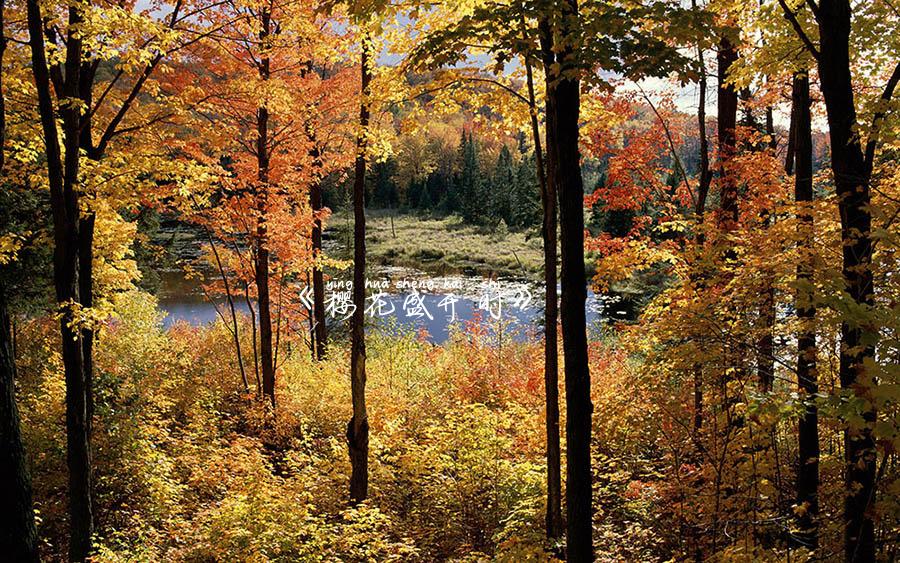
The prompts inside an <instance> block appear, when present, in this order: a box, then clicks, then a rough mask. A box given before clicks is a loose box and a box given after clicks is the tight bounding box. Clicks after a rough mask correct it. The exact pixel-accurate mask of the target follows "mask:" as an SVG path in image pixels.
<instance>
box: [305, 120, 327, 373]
mask: <svg viewBox="0 0 900 563" xmlns="http://www.w3.org/2000/svg"><path fill="white" fill-rule="evenodd" d="M311 137H312V138H311V139H310V140H311V141H312V142H313V149H312V151H311V156H312V157H313V166H314V167H315V168H316V169H317V170H319V169H321V167H322V161H321V158H322V152H321V150H320V149H319V147H318V145H316V144H315V138H314V136H312V135H311ZM309 203H310V207H312V212H313V213H314V214H316V220H315V221H314V222H313V227H312V252H313V258H314V259H315V260H319V259H320V258H321V257H322V230H323V229H322V220H321V219H319V217H318V215H319V214H320V213H321V212H322V208H323V207H324V205H323V203H322V183H321V178H319V177H318V176H317V177H316V178H315V180H313V182H312V184H311V185H310V187H309ZM312 290H313V321H314V322H313V334H314V335H315V358H316V359H317V360H323V359H324V358H325V349H326V346H327V345H328V334H327V332H326V330H327V326H326V325H325V281H324V279H323V275H322V268H321V267H318V266H317V267H315V268H313V271H312Z"/></svg>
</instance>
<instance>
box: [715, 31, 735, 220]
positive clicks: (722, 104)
mask: <svg viewBox="0 0 900 563" xmlns="http://www.w3.org/2000/svg"><path fill="white" fill-rule="evenodd" d="M737 60H738V53H737V49H735V47H734V45H733V44H732V42H731V40H730V39H729V38H728V37H722V38H721V40H720V41H719V53H718V78H719V90H718V98H717V102H716V103H717V109H718V122H719V123H718V136H719V164H720V168H719V171H720V178H719V181H720V182H721V185H720V192H719V193H720V207H721V209H720V216H719V225H720V227H721V228H722V229H723V230H725V231H731V230H734V229H735V228H736V227H737V222H738V192H737V182H736V181H735V178H734V173H733V172H732V171H731V170H729V169H728V168H729V162H730V161H731V160H732V159H733V158H734V156H735V154H736V153H737V136H736V129H737V109H738V93H737V90H735V89H734V87H733V86H732V85H730V84H728V83H727V80H728V73H729V70H730V69H731V65H732V64H734V63H735V62H737Z"/></svg>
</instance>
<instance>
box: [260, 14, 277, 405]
mask: <svg viewBox="0 0 900 563" xmlns="http://www.w3.org/2000/svg"><path fill="white" fill-rule="evenodd" d="M260 20H261V24H262V28H261V30H260V32H259V38H260V41H261V42H262V44H263V45H262V49H263V55H262V56H261V57H260V62H259V76H260V78H261V79H262V80H268V79H269V57H268V55H266V54H265V49H266V48H267V47H266V45H265V42H266V40H267V38H268V37H269V33H270V30H269V28H270V25H271V15H270V14H269V12H268V11H267V9H263V10H262V12H261V14H260ZM256 134H257V137H256V159H257V168H258V170H257V172H258V176H257V179H258V185H257V188H256V190H257V192H256V205H257V223H256V298H257V302H258V305H259V358H260V364H261V366H260V367H261V369H262V388H263V395H265V396H266V398H268V399H269V402H270V403H271V405H272V408H273V409H274V408H275V364H274V360H273V352H272V312H271V299H270V297H269V246H268V243H269V241H268V237H269V235H268V226H267V223H266V222H267V219H268V212H269V210H268V206H269V110H268V108H267V107H266V106H264V105H263V106H260V107H259V108H258V109H257V112H256Z"/></svg>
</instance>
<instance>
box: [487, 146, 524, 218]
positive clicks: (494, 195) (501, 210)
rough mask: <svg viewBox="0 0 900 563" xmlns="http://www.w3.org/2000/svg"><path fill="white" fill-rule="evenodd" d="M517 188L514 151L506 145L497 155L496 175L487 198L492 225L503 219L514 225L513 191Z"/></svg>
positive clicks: (492, 179)
mask: <svg viewBox="0 0 900 563" xmlns="http://www.w3.org/2000/svg"><path fill="white" fill-rule="evenodd" d="M515 190H516V177H515V173H514V171H513V161H512V153H510V152H509V147H507V146H506V145H504V146H503V148H501V149H500V154H499V155H497V164H496V165H495V166H494V176H493V178H491V182H490V193H489V194H487V195H488V196H489V197H488V198H487V199H486V200H485V201H488V202H489V203H490V215H488V217H487V219H488V221H489V222H490V224H492V225H496V224H497V223H499V222H500V220H501V219H502V220H503V221H505V222H506V224H507V225H508V226H512V224H513V219H512V212H513V192H514V191H515Z"/></svg>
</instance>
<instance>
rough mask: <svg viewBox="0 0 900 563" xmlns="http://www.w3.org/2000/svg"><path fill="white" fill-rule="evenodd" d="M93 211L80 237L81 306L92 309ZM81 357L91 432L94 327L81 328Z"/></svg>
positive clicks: (82, 225) (88, 426) (89, 432)
mask: <svg viewBox="0 0 900 563" xmlns="http://www.w3.org/2000/svg"><path fill="white" fill-rule="evenodd" d="M95 221H96V217H95V215H94V214H93V213H89V214H86V215H85V216H84V217H82V218H81V231H80V233H79V237H80V238H79V239H78V296H79V298H80V299H81V306H82V308H84V309H90V308H91V307H93V306H94V223H95ZM81 357H82V363H83V369H84V389H85V396H86V400H87V428H88V435H90V434H91V431H92V428H93V425H94V329H93V328H92V327H91V326H85V327H83V328H82V329H81Z"/></svg>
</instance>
